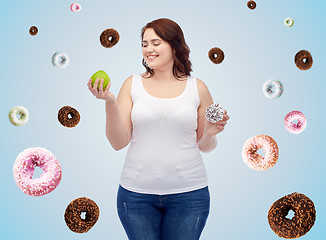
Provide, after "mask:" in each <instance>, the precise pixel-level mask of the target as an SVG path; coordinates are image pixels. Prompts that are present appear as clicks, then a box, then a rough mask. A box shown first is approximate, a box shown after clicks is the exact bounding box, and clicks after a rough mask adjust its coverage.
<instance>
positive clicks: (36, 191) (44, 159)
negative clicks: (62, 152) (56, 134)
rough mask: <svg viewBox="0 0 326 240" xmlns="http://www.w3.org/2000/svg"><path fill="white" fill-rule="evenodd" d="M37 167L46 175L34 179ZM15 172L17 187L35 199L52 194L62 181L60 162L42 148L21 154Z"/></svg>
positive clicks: (28, 149)
mask: <svg viewBox="0 0 326 240" xmlns="http://www.w3.org/2000/svg"><path fill="white" fill-rule="evenodd" d="M35 167H40V168H41V169H42V170H43V171H44V173H43V174H42V175H41V177H39V178H35V179H32V177H33V174H34V170H35ZM13 171H14V178H15V182H16V184H17V186H18V187H19V188H20V189H21V190H22V191H23V192H24V193H26V194H27V195H30V196H34V197H35V196H42V195H44V194H47V193H50V192H52V191H53V190H54V189H55V188H56V187H57V186H58V185H59V183H60V180H61V167H60V164H59V161H58V160H57V158H56V157H55V156H54V155H53V153H51V152H50V151H49V150H47V149H45V148H40V147H34V148H27V149H25V150H24V151H23V152H21V153H20V154H19V155H18V157H17V159H16V161H15V164H14V169H13Z"/></svg>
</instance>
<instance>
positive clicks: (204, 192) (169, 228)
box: [117, 185, 210, 240]
mask: <svg viewBox="0 0 326 240" xmlns="http://www.w3.org/2000/svg"><path fill="white" fill-rule="evenodd" d="M209 207H210V196H209V190H208V187H205V188H201V189H198V190H194V191H190V192H185V193H177V194H166V195H155V194H142V193H136V192H132V191H129V190H127V189H125V188H123V187H121V186H120V185H119V189H118V196H117V208H118V215H119V218H120V221H121V223H122V225H123V227H124V229H125V231H126V234H127V236H128V238H129V240H198V239H199V237H200V235H201V232H202V231H203V229H204V226H205V224H206V220H207V217H208V214H209Z"/></svg>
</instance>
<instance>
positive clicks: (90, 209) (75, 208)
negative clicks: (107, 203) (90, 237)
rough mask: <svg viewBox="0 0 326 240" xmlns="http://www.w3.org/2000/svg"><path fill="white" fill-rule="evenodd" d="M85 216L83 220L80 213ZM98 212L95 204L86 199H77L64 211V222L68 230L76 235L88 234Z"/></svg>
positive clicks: (97, 216)
mask: <svg viewBox="0 0 326 240" xmlns="http://www.w3.org/2000/svg"><path fill="white" fill-rule="evenodd" d="M83 212H84V213H86V214H85V219H83V218H82V217H81V213H83ZM99 215H100V210H99V208H98V206H97V204H96V203H95V202H94V201H93V200H91V199H89V198H86V197H81V198H77V199H75V200H74V201H72V202H71V203H70V204H69V205H68V207H67V208H66V211H65V215H64V218H65V222H66V224H67V226H68V227H69V229H70V230H71V231H73V232H76V233H85V232H88V231H89V230H90V229H91V228H92V227H93V226H94V225H95V223H96V222H97V220H98V218H99Z"/></svg>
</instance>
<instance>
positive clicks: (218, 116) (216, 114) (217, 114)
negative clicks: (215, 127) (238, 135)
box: [205, 103, 224, 123]
mask: <svg viewBox="0 0 326 240" xmlns="http://www.w3.org/2000/svg"><path fill="white" fill-rule="evenodd" d="M223 116H224V109H223V108H222V107H221V105H220V104H218V103H213V104H212V105H210V106H209V107H208V108H207V109H206V112H205V117H206V119H207V121H209V122H211V123H216V122H218V121H220V120H222V119H223Z"/></svg>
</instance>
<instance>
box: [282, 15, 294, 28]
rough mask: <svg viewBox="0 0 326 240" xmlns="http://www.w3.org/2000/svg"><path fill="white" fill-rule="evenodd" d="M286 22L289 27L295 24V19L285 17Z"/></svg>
mask: <svg viewBox="0 0 326 240" xmlns="http://www.w3.org/2000/svg"><path fill="white" fill-rule="evenodd" d="M284 24H285V26H287V27H292V26H293V24H294V21H293V19H292V18H290V17H288V18H285V20H284Z"/></svg>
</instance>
